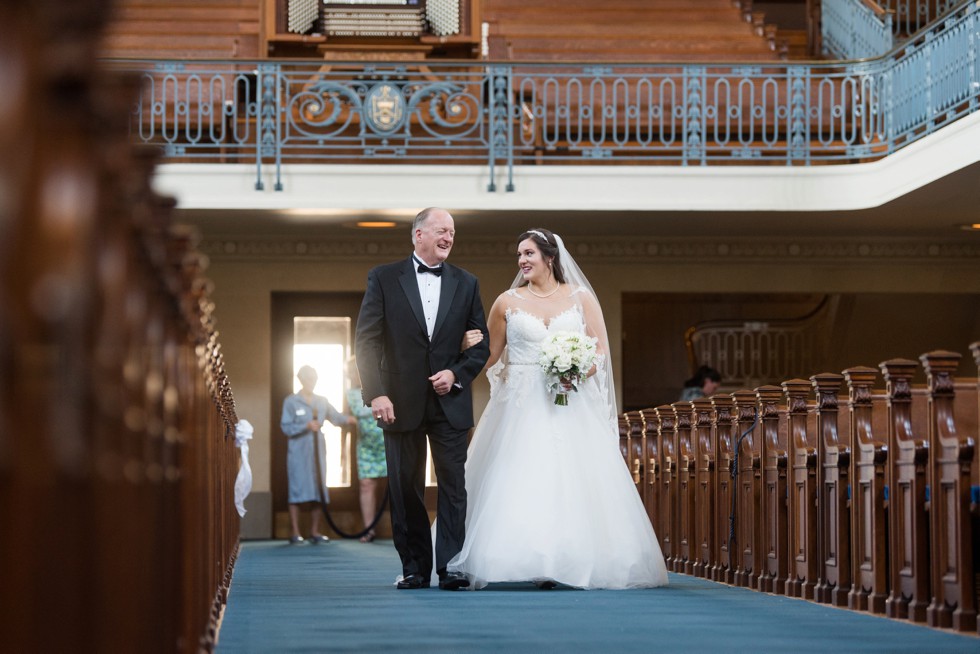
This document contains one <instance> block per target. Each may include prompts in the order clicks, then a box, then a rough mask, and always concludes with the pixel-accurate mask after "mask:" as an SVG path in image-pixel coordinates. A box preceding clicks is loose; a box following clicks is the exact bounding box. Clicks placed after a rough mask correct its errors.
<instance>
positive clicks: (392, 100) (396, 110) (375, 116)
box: [364, 83, 405, 133]
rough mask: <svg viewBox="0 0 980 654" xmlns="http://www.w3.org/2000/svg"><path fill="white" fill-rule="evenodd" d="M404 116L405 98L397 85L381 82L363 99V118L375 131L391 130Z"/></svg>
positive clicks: (397, 126)
mask: <svg viewBox="0 0 980 654" xmlns="http://www.w3.org/2000/svg"><path fill="white" fill-rule="evenodd" d="M404 118H405V99H404V98H403V97H402V95H401V93H400V92H399V90H398V87H397V86H393V85H391V84H387V83H382V84H378V85H377V86H375V87H374V88H372V89H371V90H370V91H368V94H367V97H366V98H365V101H364V119H365V120H366V121H367V123H368V126H370V127H371V129H373V130H374V131H376V132H382V133H388V132H393V131H395V130H396V129H398V128H399V127H401V125H402V122H403V121H404Z"/></svg>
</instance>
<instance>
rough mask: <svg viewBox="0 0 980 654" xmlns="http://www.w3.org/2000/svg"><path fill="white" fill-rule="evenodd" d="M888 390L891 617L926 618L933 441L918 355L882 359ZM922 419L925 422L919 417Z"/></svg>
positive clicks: (887, 608) (886, 608)
mask: <svg viewBox="0 0 980 654" xmlns="http://www.w3.org/2000/svg"><path fill="white" fill-rule="evenodd" d="M880 367H881V370H882V373H883V374H884V376H885V383H886V385H887V390H888V445H889V450H890V452H889V481H888V484H889V500H888V503H889V521H890V524H889V532H890V535H891V539H890V542H889V545H890V547H889V559H890V568H891V574H890V582H891V594H890V595H889V597H888V601H887V602H886V606H885V612H886V614H887V615H888V617H890V618H909V619H910V620H913V621H914V622H925V620H926V608H927V607H928V606H929V599H930V592H929V570H930V568H929V558H928V557H929V549H928V548H929V521H928V518H929V516H928V514H927V512H926V490H927V487H928V485H929V465H930V464H929V459H930V452H929V441H928V434H927V433H922V429H921V425H922V422H923V421H922V416H921V415H919V411H921V409H922V406H921V403H920V405H919V407H913V391H912V375H913V374H914V373H915V371H916V369H917V368H918V364H917V363H916V362H915V361H910V360H908V359H890V360H888V361H885V362H883V363H882V364H881V366H880ZM914 419H917V421H918V425H919V428H918V429H917V428H916V427H917V425H916V424H915V423H913V420H914Z"/></svg>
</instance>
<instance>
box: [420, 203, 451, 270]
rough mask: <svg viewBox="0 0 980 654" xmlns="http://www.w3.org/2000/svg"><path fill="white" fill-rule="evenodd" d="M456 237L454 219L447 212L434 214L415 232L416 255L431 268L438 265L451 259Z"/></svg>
mask: <svg viewBox="0 0 980 654" xmlns="http://www.w3.org/2000/svg"><path fill="white" fill-rule="evenodd" d="M455 235H456V225H455V223H454V222H453V217H452V216H450V215H449V213H447V212H445V211H436V212H433V213H432V214H430V215H429V217H428V218H427V219H426V221H425V222H424V223H422V226H421V227H420V228H418V229H416V230H415V254H417V255H418V257H419V259H421V260H422V261H424V262H425V263H427V264H429V265H430V266H435V265H438V264H440V263H442V262H443V261H445V260H446V258H447V257H449V251H450V250H452V249H453V238H454V237H455Z"/></svg>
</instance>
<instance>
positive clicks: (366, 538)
mask: <svg viewBox="0 0 980 654" xmlns="http://www.w3.org/2000/svg"><path fill="white" fill-rule="evenodd" d="M374 537H375V533H374V531H373V530H372V531H369V532H368V533H366V534H364V535H363V536H361V542H362V543H370V542H371V541H373V540H374Z"/></svg>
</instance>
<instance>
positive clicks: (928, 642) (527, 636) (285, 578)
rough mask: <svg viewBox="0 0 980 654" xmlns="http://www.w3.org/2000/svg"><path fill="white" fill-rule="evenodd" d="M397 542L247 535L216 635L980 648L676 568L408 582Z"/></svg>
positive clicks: (307, 643) (409, 641) (437, 647)
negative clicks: (606, 575) (661, 574)
mask: <svg viewBox="0 0 980 654" xmlns="http://www.w3.org/2000/svg"><path fill="white" fill-rule="evenodd" d="M398 572H399V563H398V557H397V555H396V554H395V550H394V548H393V547H392V545H391V541H376V542H375V543H372V544H370V545H364V544H362V543H359V542H357V541H333V542H330V543H328V544H326V545H321V546H313V545H308V544H303V545H295V546H289V545H287V544H286V543H285V542H284V541H250V542H245V543H243V544H242V549H241V553H240V555H239V558H238V562H237V565H236V566H235V576H234V579H233V581H232V585H231V593H230V595H229V598H228V606H227V609H226V611H225V616H224V620H223V621H222V625H221V632H220V635H219V641H218V651H219V652H221V653H222V654H235V653H237V652H326V651H340V652H355V651H378V652H381V651H418V652H433V651H434V652H536V653H540V652H552V651H562V652H600V651H610V652H709V651H712V652H714V651H720V650H722V649H727V650H729V651H732V652H745V651H750V650H756V651H764V652H833V651H839V652H943V653H944V654H945V653H953V652H969V653H970V654H977V652H980V639H978V638H977V637H975V636H961V635H957V634H954V633H951V632H946V631H938V630H935V629H929V628H926V627H921V626H916V625H912V624H908V623H904V622H899V621H896V620H889V619H885V618H878V617H873V616H870V615H866V614H861V613H856V612H852V611H845V610H841V609H834V608H831V607H827V606H822V605H818V604H814V603H812V602H806V601H801V600H794V599H787V598H784V597H776V596H772V595H766V594H764V593H757V592H753V591H748V590H744V589H740V588H731V587H728V586H723V585H720V584H714V583H712V582H709V581H704V580H700V579H695V578H693V577H687V576H684V575H673V574H672V575H671V577H670V582H671V585H670V586H669V587H667V588H659V589H651V590H630V591H581V590H572V589H557V590H552V591H541V590H538V589H537V588H535V587H534V586H533V585H532V584H511V585H501V586H490V587H488V588H487V589H484V590H482V591H477V592H469V591H465V592H464V591H460V592H456V593H451V592H446V591H440V590H438V589H437V588H431V589H427V590H417V591H399V590H396V589H395V587H394V585H393V584H394V578H395V575H396V574H397V573H398Z"/></svg>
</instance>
